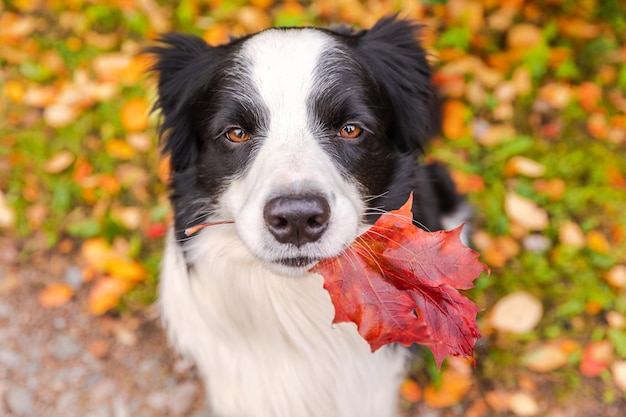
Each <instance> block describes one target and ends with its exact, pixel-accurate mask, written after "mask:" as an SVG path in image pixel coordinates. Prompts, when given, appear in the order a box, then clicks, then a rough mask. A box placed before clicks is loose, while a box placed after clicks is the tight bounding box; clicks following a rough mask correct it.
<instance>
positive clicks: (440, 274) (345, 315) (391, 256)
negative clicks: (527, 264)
mask: <svg viewBox="0 0 626 417" xmlns="http://www.w3.org/2000/svg"><path fill="white" fill-rule="evenodd" d="M412 200H413V198H412V196H411V197H409V200H408V201H407V202H406V203H405V205H404V206H402V207H401V208H400V209H399V210H394V211H391V212H389V213H386V214H384V215H383V216H381V217H380V218H379V219H378V221H377V222H376V223H375V224H374V225H373V226H372V227H371V228H370V229H368V230H367V231H366V232H365V233H363V234H362V235H361V236H359V237H358V238H357V239H356V240H355V241H354V242H353V243H352V244H351V245H350V246H349V247H348V248H347V249H346V250H345V251H344V253H343V254H341V255H340V256H338V257H336V258H331V259H325V260H322V261H320V262H319V263H317V264H316V265H315V266H313V268H311V270H310V271H311V272H316V273H319V274H321V275H322V276H323V277H324V288H325V289H326V290H327V291H328V292H329V293H330V298H331V300H332V302H333V305H334V306H335V318H334V320H333V323H340V322H354V323H356V325H357V327H358V330H359V333H360V334H361V336H363V338H364V339H365V340H367V342H368V343H369V344H370V346H371V348H372V351H375V350H377V349H379V348H380V347H382V346H383V345H386V344H389V343H394V342H398V343H401V344H403V345H405V346H410V345H411V344H413V343H421V344H424V345H427V346H429V347H430V349H431V350H432V351H433V354H434V356H435V361H436V362H437V366H439V367H440V366H441V363H442V362H443V360H444V358H445V357H446V356H449V355H453V356H462V357H473V352H474V345H475V344H476V340H477V339H478V338H479V337H480V332H479V330H478V326H477V325H476V313H477V312H478V311H480V309H479V308H478V307H477V306H476V305H475V304H474V303H472V302H471V301H470V300H469V299H468V298H466V297H465V296H463V295H461V294H460V293H459V292H458V290H459V289H468V288H472V287H473V281H474V279H475V278H476V277H478V275H480V274H481V273H482V272H483V271H484V270H486V269H487V267H486V266H485V265H484V264H482V263H481V262H479V261H478V253H477V252H475V251H473V250H472V249H470V248H468V247H467V246H465V245H464V244H463V243H462V242H461V239H460V234H461V230H462V229H463V225H461V226H459V227H458V228H456V229H454V230H450V231H438V232H432V233H431V232H426V231H423V230H422V229H420V228H418V227H415V226H414V225H413V223H412V220H413V215H412V213H411V205H412Z"/></svg>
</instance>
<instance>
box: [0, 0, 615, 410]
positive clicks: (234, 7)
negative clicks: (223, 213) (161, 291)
mask: <svg viewBox="0 0 626 417" xmlns="http://www.w3.org/2000/svg"><path fill="white" fill-rule="evenodd" d="M397 12H399V13H400V16H402V17H407V18H412V19H417V20H419V21H420V22H421V23H422V24H423V25H424V30H423V34H422V42H423V43H424V45H425V46H426V47H427V49H428V51H429V53H430V59H431V61H432V64H433V66H434V69H435V70H434V81H435V83H436V84H437V86H438V88H439V90H440V92H441V94H442V97H443V98H444V99H445V101H444V105H443V106H444V107H443V113H444V121H443V127H442V133H441V135H440V136H439V137H438V138H437V139H436V140H435V141H434V143H433V145H432V147H431V149H430V150H429V152H428V157H427V158H429V159H433V160H439V161H442V162H444V163H445V164H447V165H448V166H449V167H450V168H451V170H452V172H453V177H454V180H455V182H456V183H457V186H458V188H459V189H460V190H461V191H462V192H464V193H467V194H468V196H469V200H470V201H471V203H472V204H473V206H474V207H475V211H476V216H475V219H474V221H473V227H474V230H475V234H474V243H473V244H474V246H475V248H476V249H478V250H479V251H480V252H481V254H482V255H481V259H482V260H483V262H485V263H486V264H487V265H489V267H490V268H491V274H490V275H487V274H483V275H482V276H481V277H480V278H479V279H478V280H477V281H476V284H477V287H476V288H475V289H474V290H472V291H470V292H469V293H468V295H469V296H470V297H471V298H472V300H474V302H476V303H477V304H478V305H479V306H481V307H482V308H484V311H483V312H481V313H479V316H478V321H479V325H480V328H481V331H482V333H483V335H484V338H483V339H482V340H481V341H480V342H479V344H478V346H477V349H476V362H477V365H476V367H473V366H471V364H469V363H468V362H467V361H463V360H457V358H449V359H448V360H447V361H446V363H444V367H443V370H442V372H441V373H439V372H437V370H436V367H434V365H433V361H432V357H430V356H429V354H428V352H423V354H422V355H418V358H416V360H415V363H414V366H413V367H412V369H411V372H410V373H409V375H408V376H407V379H406V381H405V382H404V384H403V385H402V389H401V393H400V394H399V395H400V408H401V415H402V416H417V415H421V416H430V417H439V416H441V417H444V416H467V417H484V416H520V417H523V416H551V417H569V416H581V417H582V416H585V417H588V416H623V415H626V414H625V413H626V330H625V329H626V318H625V317H626V289H625V288H626V242H625V236H626V65H624V64H625V61H626V4H625V3H624V2H623V1H622V0H504V1H497V0H449V1H445V0H429V1H421V2H420V1H411V0H369V1H357V0H339V1H329V0H319V1H300V2H297V1H287V0H286V1H280V2H273V1H267V0H253V1H249V2H247V1H240V0H213V1H203V0H183V1H180V2H175V1H157V0H113V1H106V2H104V1H95V0H92V1H89V0H51V1H43V0H41V1H38V0H33V1H28V0H16V1H11V0H4V1H3V2H2V3H1V4H0V415H2V416H63V417H67V416H81V417H82V416H94V417H109V416H110V417H126V416H133V417H135V416H136V417H150V416H193V417H206V416H210V413H209V411H208V405H207V404H206V403H205V402H204V399H203V393H202V384H201V382H200V381H199V380H198V378H197V376H196V374H195V370H194V368H193V366H192V365H191V364H190V363H188V362H187V361H185V360H184V359H181V358H180V357H178V356H177V355H176V354H175V353H173V351H172V350H171V349H170V348H169V346H168V344H167V342H166V341H165V338H164V335H163V333H162V330H161V327H160V324H159V321H158V317H157V315H156V313H155V307H154V306H153V304H152V303H153V302H154V300H155V288H156V284H157V282H158V275H157V270H158V264H159V260H160V256H161V250H162V247H163V236H164V234H165V231H166V229H167V227H168V224H169V223H170V220H171V219H170V216H171V213H170V209H169V206H168V201H167V191H166V182H167V177H168V168H167V166H168V164H167V161H164V160H161V159H160V158H159V155H158V145H157V140H156V136H155V127H156V125H157V123H158V114H151V113H150V109H151V106H152V104H153V103H154V99H155V88H154V79H152V78H151V77H149V76H146V75H145V70H146V68H147V67H149V65H150V60H149V58H148V57H145V56H141V55H138V52H139V51H140V50H141V48H142V47H143V46H146V45H148V44H150V40H151V39H154V38H155V37H156V36H157V34H158V33H162V32H167V31H181V32H185V33H191V34H196V35H198V36H200V37H202V38H204V39H205V40H206V41H207V42H208V43H210V44H220V43H224V42H227V41H228V39H229V37H230V36H241V35H244V34H247V33H253V32H256V31H259V30H262V29H265V28H267V27H270V26H273V25H281V26H301V25H321V26H332V25H333V24H338V23H345V24H349V25H352V26H355V27H359V28H368V27H370V26H371V25H373V23H374V22H375V21H376V20H377V19H379V18H380V17H382V16H386V15H390V14H393V13H397ZM242 395H244V396H245V393H243V394H242Z"/></svg>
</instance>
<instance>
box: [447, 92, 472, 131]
mask: <svg viewBox="0 0 626 417" xmlns="http://www.w3.org/2000/svg"><path fill="white" fill-rule="evenodd" d="M467 113H468V108H467V106H466V105H465V104H464V103H463V102H461V101H458V100H451V101H448V102H446V103H445V104H444V106H443V134H444V135H445V136H446V137H447V138H449V139H460V138H462V137H464V136H466V135H467V134H468V129H467V121H466V119H467Z"/></svg>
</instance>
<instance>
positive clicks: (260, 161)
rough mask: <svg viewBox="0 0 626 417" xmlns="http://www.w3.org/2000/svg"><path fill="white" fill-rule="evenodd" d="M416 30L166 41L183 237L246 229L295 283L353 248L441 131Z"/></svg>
mask: <svg viewBox="0 0 626 417" xmlns="http://www.w3.org/2000/svg"><path fill="white" fill-rule="evenodd" d="M416 31H417V28H416V27H415V26H413V25H411V24H409V23H408V22H406V21H401V20H400V21H398V20H394V19H386V20H383V21H381V22H379V23H378V24H377V25H376V26H375V27H374V28H372V29H371V30H369V31H362V32H358V33H352V32H348V31H345V30H341V31H339V32H333V31H324V30H319V29H311V28H304V29H271V30H267V31H264V32H261V33H259V34H256V35H253V36H250V37H246V38H243V39H239V40H236V41H234V42H232V43H231V44H228V45H224V46H220V47H209V46H207V45H205V44H204V43H203V42H202V41H201V40H199V39H197V38H192V37H186V36H182V35H169V36H167V37H165V38H164V39H163V41H164V42H165V43H166V44H167V46H164V47H156V48H152V49H151V50H150V51H151V52H152V53H154V54H156V56H157V64H156V65H155V69H156V70H157V71H158V72H159V76H160V80H159V101H158V103H157V106H158V107H160V108H161V110H162V111H163V114H164V122H163V125H162V134H163V140H164V151H165V152H166V153H167V154H169V155H170V158H171V167H172V187H173V194H172V201H173V204H174V209H175V218H176V229H177V231H180V230H184V229H185V228H187V227H190V226H192V225H194V224H198V223H202V222H205V221H217V220H234V222H235V227H236V229H237V232H238V234H239V236H240V238H241V240H242V241H243V243H244V244H245V246H246V247H247V248H248V249H249V251H250V252H251V253H252V254H253V255H255V256H256V257H257V258H259V259H261V260H263V261H265V263H266V264H267V265H268V266H269V267H270V268H272V269H274V270H277V271H279V272H281V273H286V274H294V273H299V272H302V271H303V270H306V268H308V267H309V266H311V265H312V264H313V263H314V262H316V261H317V260H319V259H321V258H327V257H331V256H335V255H337V254H339V253H340V252H341V251H342V250H343V249H345V247H346V246H347V245H348V244H349V243H350V242H352V241H353V240H354V238H355V237H356V236H357V235H358V233H359V231H360V230H359V229H360V226H361V225H363V224H364V223H365V222H366V219H367V218H368V217H367V216H368V215H370V214H375V212H374V211H373V209H374V208H382V209H386V208H387V207H386V204H387V203H390V204H395V202H394V203H391V202H389V200H390V196H389V191H390V183H391V182H392V181H397V177H398V172H397V171H398V159H399V157H400V156H401V155H404V156H406V154H407V153H411V152H412V151H414V150H416V149H418V148H419V147H420V145H421V144H422V143H423V142H425V141H426V140H427V139H428V137H429V136H430V135H431V134H432V132H433V130H434V129H435V125H436V121H435V120H434V119H435V118H436V115H435V113H434V111H435V110H434V109H435V108H436V104H435V98H434V95H433V92H432V89H431V85H430V81H429V69H428V65H427V63H426V59H425V54H424V51H423V50H422V49H421V48H420V46H419V45H418V43H417V41H416V40H415V35H416ZM405 188H406V189H404V190H399V191H397V192H396V193H395V194H404V195H403V196H398V197H401V198H406V197H407V196H408V193H409V192H410V191H411V189H410V187H409V186H407V187H405ZM398 205H399V204H398ZM393 208H395V207H393ZM370 218H371V217H370ZM179 237H182V236H181V235H180V234H179Z"/></svg>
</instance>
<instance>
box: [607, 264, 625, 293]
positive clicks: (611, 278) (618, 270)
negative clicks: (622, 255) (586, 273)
mask: <svg viewBox="0 0 626 417" xmlns="http://www.w3.org/2000/svg"><path fill="white" fill-rule="evenodd" d="M604 279H605V280H606V282H608V283H609V284H611V285H612V286H614V287H615V288H626V265H622V264H618V265H615V266H613V267H612V268H611V269H609V270H608V271H607V273H606V274H605V275H604Z"/></svg>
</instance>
